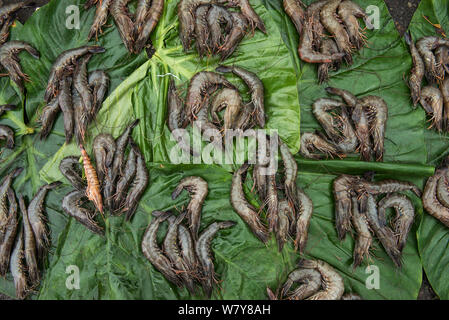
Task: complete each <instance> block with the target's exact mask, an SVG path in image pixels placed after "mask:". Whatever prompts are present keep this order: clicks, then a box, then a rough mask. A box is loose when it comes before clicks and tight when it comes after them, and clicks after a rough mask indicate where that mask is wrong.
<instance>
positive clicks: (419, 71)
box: [404, 32, 425, 107]
mask: <svg viewBox="0 0 449 320" xmlns="http://www.w3.org/2000/svg"><path fill="white" fill-rule="evenodd" d="M404 39H405V42H406V43H407V44H408V46H409V47H410V54H411V56H412V65H413V67H412V69H410V75H409V78H408V85H409V87H410V93H411V96H412V101H413V105H414V106H415V107H416V105H417V103H418V101H419V99H420V97H421V82H422V79H423V77H424V70H425V68H424V62H423V60H422V58H421V55H420V54H419V52H418V49H417V48H416V46H415V43H414V42H413V39H412V35H411V33H410V32H407V33H405V34H404Z"/></svg>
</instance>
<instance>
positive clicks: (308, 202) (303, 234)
mask: <svg viewBox="0 0 449 320" xmlns="http://www.w3.org/2000/svg"><path fill="white" fill-rule="evenodd" d="M296 193H297V197H298V201H299V211H298V215H297V219H296V238H295V241H294V243H295V250H298V249H299V253H300V254H302V253H304V251H305V249H306V245H307V238H308V233H309V225H310V219H311V218H312V214H313V202H312V199H310V197H309V196H308V195H307V194H306V193H305V192H304V191H303V190H302V189H301V188H299V187H297V189H296Z"/></svg>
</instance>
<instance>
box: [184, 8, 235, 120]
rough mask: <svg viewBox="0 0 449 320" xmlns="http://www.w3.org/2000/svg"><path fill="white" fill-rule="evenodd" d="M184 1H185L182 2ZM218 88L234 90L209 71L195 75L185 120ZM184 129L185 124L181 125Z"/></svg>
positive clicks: (187, 101)
mask: <svg viewBox="0 0 449 320" xmlns="http://www.w3.org/2000/svg"><path fill="white" fill-rule="evenodd" d="M184 1H185V0H184ZM220 87H227V88H233V89H235V87H234V85H232V84H231V83H230V82H229V81H228V80H226V78H224V77H223V76H222V75H220V74H217V73H215V72H210V71H200V72H198V73H196V74H195V75H194V76H193V77H192V78H191V79H190V83H189V87H188V89H187V96H186V116H187V119H192V118H194V115H195V114H197V113H198V112H199V111H200V110H201V109H202V108H203V107H204V105H205V101H207V98H208V95H210V94H211V93H213V92H214V91H215V90H217V89H218V88H220ZM183 127H185V124H184V125H183Z"/></svg>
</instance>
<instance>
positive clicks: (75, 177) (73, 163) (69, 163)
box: [59, 156, 86, 191]
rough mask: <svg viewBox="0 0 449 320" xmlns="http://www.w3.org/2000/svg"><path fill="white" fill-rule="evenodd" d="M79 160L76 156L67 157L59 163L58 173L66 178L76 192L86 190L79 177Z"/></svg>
mask: <svg viewBox="0 0 449 320" xmlns="http://www.w3.org/2000/svg"><path fill="white" fill-rule="evenodd" d="M78 160H79V158H78V157H76V156H68V157H65V158H64V159H62V160H61V162H60V163H59V171H61V173H62V175H63V176H64V177H66V179H67V180H69V182H70V183H71V184H72V186H73V187H74V188H75V189H77V190H78V191H82V190H85V189H86V184H85V183H84V181H83V178H82V176H81V168H80V163H79V161H78Z"/></svg>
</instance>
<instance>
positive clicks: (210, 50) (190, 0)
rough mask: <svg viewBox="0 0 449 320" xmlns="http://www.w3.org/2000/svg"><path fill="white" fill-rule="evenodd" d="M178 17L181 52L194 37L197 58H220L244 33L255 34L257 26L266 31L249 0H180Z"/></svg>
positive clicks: (188, 47)
mask: <svg viewBox="0 0 449 320" xmlns="http://www.w3.org/2000/svg"><path fill="white" fill-rule="evenodd" d="M229 7H233V8H235V7H238V9H240V11H231V10H228V8H229ZM178 18H179V37H180V38H181V42H182V46H183V48H184V51H187V50H189V49H190V47H191V45H192V41H193V40H195V41H196V48H197V51H198V54H199V56H200V57H204V56H211V55H215V54H217V55H220V60H221V61H224V60H226V59H227V58H229V57H230V56H231V55H232V54H233V52H234V51H235V49H236V48H237V47H238V45H239V43H240V42H241V41H242V39H243V38H244V37H245V35H246V34H247V33H252V34H254V31H255V29H256V28H257V29H259V30H260V31H262V32H263V33H265V34H266V33H267V32H266V29H265V25H264V23H263V21H262V19H261V18H260V17H259V15H258V14H257V13H256V12H255V11H254V9H253V8H252V7H251V4H250V3H249V1H248V0H214V1H213V0H180V1H179V4H178Z"/></svg>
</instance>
